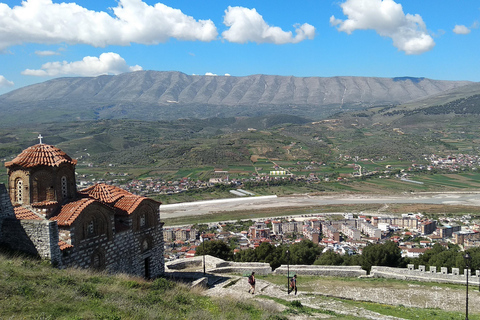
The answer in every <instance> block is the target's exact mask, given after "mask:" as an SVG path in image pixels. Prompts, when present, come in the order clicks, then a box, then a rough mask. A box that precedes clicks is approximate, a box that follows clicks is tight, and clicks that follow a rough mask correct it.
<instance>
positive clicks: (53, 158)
mask: <svg viewBox="0 0 480 320" xmlns="http://www.w3.org/2000/svg"><path fill="white" fill-rule="evenodd" d="M62 163H68V164H71V165H76V164H77V160H74V159H72V158H70V157H69V156H68V155H67V154H66V153H65V152H63V151H62V150H60V149H58V148H56V147H54V146H51V145H49V144H43V143H40V144H36V145H34V146H31V147H29V148H27V149H25V150H23V151H22V153H20V154H19V155H18V156H17V157H16V158H15V159H13V160H12V161H8V162H5V167H7V168H8V167H11V166H14V165H18V166H21V167H24V168H32V167H36V166H49V167H58V166H59V165H60V164H62Z"/></svg>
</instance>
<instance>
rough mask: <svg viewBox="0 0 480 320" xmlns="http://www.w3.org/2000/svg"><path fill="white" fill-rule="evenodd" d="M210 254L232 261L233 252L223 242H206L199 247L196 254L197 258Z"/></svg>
mask: <svg viewBox="0 0 480 320" xmlns="http://www.w3.org/2000/svg"><path fill="white" fill-rule="evenodd" d="M204 254H208V255H211V256H214V257H217V258H220V259H223V260H232V258H233V252H232V250H231V249H230V247H229V246H228V244H226V243H225V242H223V241H222V240H210V241H205V242H204V243H202V244H201V245H200V246H198V247H197V251H196V252H195V255H196V256H202V255H204Z"/></svg>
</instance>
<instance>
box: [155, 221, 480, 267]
mask: <svg viewBox="0 0 480 320" xmlns="http://www.w3.org/2000/svg"><path fill="white" fill-rule="evenodd" d="M163 235H164V240H165V260H166V261H170V260H175V259H178V258H191V257H194V256H195V254H196V248H197V247H198V246H199V245H201V244H202V243H203V242H204V241H208V240H222V241H225V242H227V243H228V244H230V245H232V244H234V246H235V249H234V253H236V252H239V251H240V250H245V249H254V248H256V247H258V246H259V245H260V244H261V243H262V242H268V243H271V244H273V245H280V244H291V243H295V242H300V241H302V240H304V239H308V240H310V241H312V242H313V243H315V244H318V245H319V246H322V247H323V248H324V249H323V250H324V252H326V251H328V250H332V251H333V252H336V253H338V254H341V255H346V254H348V255H354V254H361V253H362V249H363V248H364V247H365V246H366V245H368V244H370V243H382V242H385V241H387V240H391V241H394V242H396V243H397V244H398V245H399V247H400V249H401V251H402V256H403V257H409V258H416V257H419V256H420V255H421V254H423V253H425V252H426V251H427V250H429V249H430V248H431V247H432V246H433V245H434V244H435V243H439V244H441V245H443V246H445V247H448V245H449V244H455V245H459V246H461V247H463V248H464V249H468V248H470V247H475V246H480V225H479V224H476V223H474V222H472V219H471V217H470V216H463V217H460V218H449V217H440V218H439V219H438V220H431V219H428V218H426V217H424V216H423V215H422V214H420V213H416V214H413V213H410V214H402V216H401V217H393V216H388V215H383V216H369V215H364V214H363V213H355V214H354V213H344V214H340V213H338V214H314V215H308V216H305V215H304V216H298V217H278V218H274V219H258V220H255V221H253V220H248V221H236V222H218V223H211V224H208V225H189V226H181V227H166V228H164V229H163Z"/></svg>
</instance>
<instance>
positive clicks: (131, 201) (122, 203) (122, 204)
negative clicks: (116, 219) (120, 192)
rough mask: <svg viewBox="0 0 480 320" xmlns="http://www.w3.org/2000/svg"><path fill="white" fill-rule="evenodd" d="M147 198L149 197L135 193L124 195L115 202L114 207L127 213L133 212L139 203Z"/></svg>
mask: <svg viewBox="0 0 480 320" xmlns="http://www.w3.org/2000/svg"><path fill="white" fill-rule="evenodd" d="M145 199H147V198H145V197H140V196H135V195H128V196H124V197H122V198H120V199H119V200H118V201H117V203H115V205H114V207H115V208H117V209H120V210H122V211H125V212H126V213H127V214H132V212H133V211H135V209H137V207H138V206H139V204H140V203H141V202H142V201H143V200H145Z"/></svg>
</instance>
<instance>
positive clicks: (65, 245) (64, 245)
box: [58, 240, 73, 250]
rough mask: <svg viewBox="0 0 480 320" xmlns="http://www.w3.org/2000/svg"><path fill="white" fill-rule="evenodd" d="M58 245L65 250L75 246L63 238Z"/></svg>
mask: <svg viewBox="0 0 480 320" xmlns="http://www.w3.org/2000/svg"><path fill="white" fill-rule="evenodd" d="M58 246H59V247H60V250H65V249H69V248H73V246H72V245H71V244H68V243H66V242H64V241H62V240H60V241H58Z"/></svg>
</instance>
